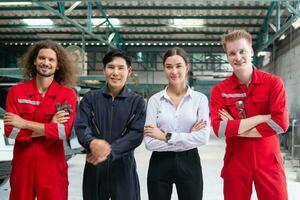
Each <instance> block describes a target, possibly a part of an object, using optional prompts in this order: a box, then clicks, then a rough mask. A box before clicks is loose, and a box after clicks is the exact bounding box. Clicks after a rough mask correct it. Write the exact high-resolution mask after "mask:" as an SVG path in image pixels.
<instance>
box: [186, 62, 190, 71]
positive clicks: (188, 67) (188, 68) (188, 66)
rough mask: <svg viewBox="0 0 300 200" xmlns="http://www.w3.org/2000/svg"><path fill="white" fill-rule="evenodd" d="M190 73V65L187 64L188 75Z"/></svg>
mask: <svg viewBox="0 0 300 200" xmlns="http://www.w3.org/2000/svg"><path fill="white" fill-rule="evenodd" d="M189 71H190V65H189V64H187V65H186V73H188V72H189Z"/></svg>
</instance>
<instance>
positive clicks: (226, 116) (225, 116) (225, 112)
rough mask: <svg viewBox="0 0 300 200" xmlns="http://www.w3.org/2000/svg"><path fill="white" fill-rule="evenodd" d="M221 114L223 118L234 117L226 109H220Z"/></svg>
mask: <svg viewBox="0 0 300 200" xmlns="http://www.w3.org/2000/svg"><path fill="white" fill-rule="evenodd" d="M219 115H220V117H221V119H222V120H233V117H232V116H231V115H230V114H229V113H228V112H227V111H226V110H225V109H220V110H219Z"/></svg>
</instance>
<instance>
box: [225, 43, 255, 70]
mask: <svg viewBox="0 0 300 200" xmlns="http://www.w3.org/2000/svg"><path fill="white" fill-rule="evenodd" d="M226 55H227V59H228V62H229V64H230V65H231V67H232V68H233V70H234V71H235V72H239V71H244V70H247V69H248V68H251V67H252V62H251V60H252V59H251V57H252V55H253V49H252V47H251V44H250V43H249V42H248V41H247V40H246V39H244V38H241V39H238V40H234V41H232V42H227V43H226Z"/></svg>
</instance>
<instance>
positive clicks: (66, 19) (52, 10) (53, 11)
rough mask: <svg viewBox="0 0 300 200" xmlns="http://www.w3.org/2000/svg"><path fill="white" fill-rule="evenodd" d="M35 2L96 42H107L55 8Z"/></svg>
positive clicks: (36, 0)
mask: <svg viewBox="0 0 300 200" xmlns="http://www.w3.org/2000/svg"><path fill="white" fill-rule="evenodd" d="M33 2H35V3H36V4H38V5H39V6H41V7H43V8H45V9H46V10H48V11H49V12H50V13H53V14H55V15H57V16H59V17H60V18H61V19H63V20H65V21H67V22H69V23H71V24H72V25H73V26H75V27H77V28H79V29H80V30H82V31H83V32H85V33H87V34H88V35H90V36H91V37H93V38H95V39H96V40H99V41H101V42H106V41H105V40H104V39H102V38H101V37H99V36H97V35H95V34H94V33H92V32H91V31H89V30H87V29H86V28H85V27H83V26H82V25H80V24H78V23H77V22H75V21H74V20H72V19H70V18H69V17H67V16H65V15H62V14H61V13H59V12H58V11H56V10H54V9H53V8H51V7H50V6H48V5H46V4H44V3H42V2H40V1H38V0H33Z"/></svg>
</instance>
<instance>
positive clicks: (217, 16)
mask: <svg viewBox="0 0 300 200" xmlns="http://www.w3.org/2000/svg"><path fill="white" fill-rule="evenodd" d="M45 8H46V9H47V8H49V9H51V10H53V11H55V12H57V11H56V10H54V9H53V8H51V7H49V6H47V5H45ZM49 11H50V10H49ZM50 12H52V11H50ZM57 13H59V12H57ZM54 14H55V13H54ZM59 14H60V13H59ZM56 15H57V14H56ZM62 16H64V17H66V16H65V15H62ZM62 16H59V15H57V16H48V15H40V16H0V20H16V19H45V18H48V19H53V20H55V19H61V18H62ZM68 18H69V20H73V19H86V16H71V15H69V16H68ZM104 18H107V17H104ZM109 18H118V19H222V20H229V19H261V20H262V19H264V18H265V17H264V16H261V15H257V16H253V15H211V16H208V15H202V16H201V15H197V16H195V15H180V16H179V15H110V16H109ZM73 23H74V21H73ZM75 23H76V22H75Z"/></svg>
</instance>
